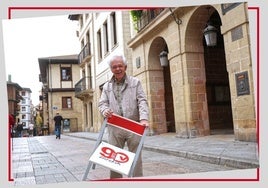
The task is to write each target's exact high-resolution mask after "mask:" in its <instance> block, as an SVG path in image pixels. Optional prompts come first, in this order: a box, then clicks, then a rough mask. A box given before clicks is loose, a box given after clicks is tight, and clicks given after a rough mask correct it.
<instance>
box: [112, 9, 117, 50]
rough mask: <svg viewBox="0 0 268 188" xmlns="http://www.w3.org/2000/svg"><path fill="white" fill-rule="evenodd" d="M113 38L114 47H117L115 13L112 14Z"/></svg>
mask: <svg viewBox="0 0 268 188" xmlns="http://www.w3.org/2000/svg"><path fill="white" fill-rule="evenodd" d="M111 33H112V34H111V37H112V45H113V46H115V45H116V43H117V37H116V17H115V12H112V14H111Z"/></svg>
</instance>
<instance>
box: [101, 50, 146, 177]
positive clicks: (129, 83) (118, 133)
mask: <svg viewBox="0 0 268 188" xmlns="http://www.w3.org/2000/svg"><path fill="white" fill-rule="evenodd" d="M108 64H109V67H110V69H111V71H112V73H113V77H112V78H111V80H109V81H108V82H106V83H105V84H104V86H103V91H102V94H101V97H100V100H99V111H100V112H101V113H102V115H103V116H104V117H109V116H111V114H112V113H115V114H118V115H121V116H123V117H126V118H129V119H132V120H134V121H137V122H140V123H141V124H143V125H144V126H148V118H149V109H148V102H147V99H146V96H145V93H144V91H143V88H142V85H141V82H140V80H139V79H138V78H135V77H132V76H128V75H127V74H126V69H127V61H126V59H125V57H124V56H123V55H115V56H113V57H112V58H111V59H110V61H109V62H108ZM108 134H109V136H108V142H109V143H110V144H112V145H114V146H117V147H119V148H123V147H124V146H125V143H127V146H128V149H129V151H131V152H135V151H136V150H137V147H138V145H139V142H140V137H139V136H137V135H135V134H133V133H130V132H128V131H126V130H122V129H119V128H116V127H112V126H108ZM133 176H134V177H140V176H143V172H142V158H141V154H140V156H139V160H138V161H137V164H136V168H135V170H134V174H133ZM121 177H122V175H121V174H119V173H117V172H113V171H111V173H110V178H121Z"/></svg>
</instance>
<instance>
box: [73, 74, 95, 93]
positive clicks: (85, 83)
mask: <svg viewBox="0 0 268 188" xmlns="http://www.w3.org/2000/svg"><path fill="white" fill-rule="evenodd" d="M89 89H92V78H91V77H89V76H87V77H83V78H81V79H80V80H79V81H78V82H77V83H76V84H75V94H76V95H77V94H79V93H81V92H83V91H85V90H89Z"/></svg>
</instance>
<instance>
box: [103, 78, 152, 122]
mask: <svg viewBox="0 0 268 188" xmlns="http://www.w3.org/2000/svg"><path fill="white" fill-rule="evenodd" d="M125 82H126V85H125V86H124V87H123V88H122V90H121V91H122V108H123V116H124V117H126V118H129V119H132V120H134V121H140V120H142V119H144V120H148V119H149V108H148V102H147V99H146V96H145V93H144V91H143V89H142V86H141V82H140V81H139V80H138V79H137V78H135V77H132V76H126V80H125ZM114 84H115V82H114V80H113V78H112V79H111V80H110V81H108V82H106V83H105V84H104V86H103V91H102V94H101V97H100V100H99V105H98V108H99V111H100V112H101V113H102V115H103V113H104V111H105V110H107V109H111V110H112V111H113V113H116V114H119V106H118V104H117V100H116V99H115V95H114V92H113V86H114Z"/></svg>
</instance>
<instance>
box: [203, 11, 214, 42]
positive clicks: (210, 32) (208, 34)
mask: <svg viewBox="0 0 268 188" xmlns="http://www.w3.org/2000/svg"><path fill="white" fill-rule="evenodd" d="M207 9H208V16H209V9H210V7H207ZM209 19H210V18H209ZM203 34H204V37H205V40H206V44H207V46H216V45H217V29H216V27H214V26H213V25H212V24H211V21H210V20H209V21H208V23H207V27H206V28H205V29H204V31H203Z"/></svg>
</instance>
